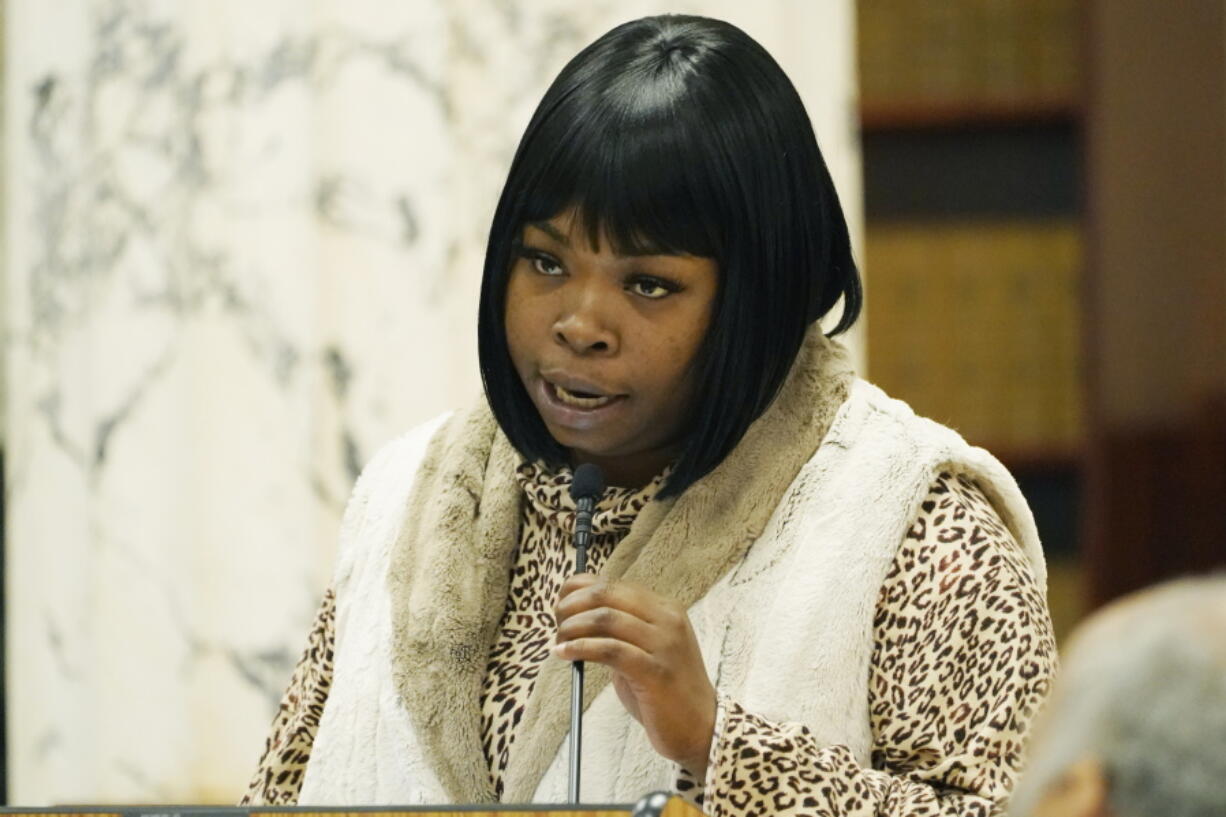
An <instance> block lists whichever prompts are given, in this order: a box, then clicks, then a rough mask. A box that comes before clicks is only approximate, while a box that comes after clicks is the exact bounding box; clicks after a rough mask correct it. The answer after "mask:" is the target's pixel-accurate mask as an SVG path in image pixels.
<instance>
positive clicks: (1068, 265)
mask: <svg viewBox="0 0 1226 817" xmlns="http://www.w3.org/2000/svg"><path fill="white" fill-rule="evenodd" d="M858 25H859V29H858V32H859V34H858V36H859V50H858V54H859V62H860V80H861V85H860V88H861V104H860V125H861V137H862V147H863V152H864V174H865V178H864V189H865V210H866V224H867V229H866V239H865V251H864V256H863V259H862V261H863V264H864V267H865V272H866V317H867V329H868V340H867V346H868V355H869V371H868V375H869V378H870V379H871V380H873V381H875V382H877V383H878V384H879V385H881V386H882V387H883V388H884V389H885V390H886V391H887V392H889V393H891V394H893V395H895V396H897V397H900V398H902V399H904V400H906V401H907V402H909V403H911V404H912V406H914V407H915V408H916V410H917V411H918V412H920V413H921V414H924V415H927V416H929V417H932V418H933V419H936V420H938V421H941V422H943V423H946V424H947V425H950V426H951V427H953V428H955V429H957V430H959V431H960V432H961V433H962V434H963V435H964V436H965V437H966V438H967V439H968V440H970V441H971V442H972V443H975V444H978V445H982V446H984V447H986V448H988V449H989V450H991V451H992V452H993V453H995V454H996V455H997V456H998V457H999V458H1000V459H1001V460H1002V461H1004V462H1005V464H1006V465H1007V466H1009V468H1010V469H1011V470H1012V471H1013V472H1014V473H1015V475H1016V476H1017V477H1018V480H1019V483H1020V484H1021V485H1022V488H1023V491H1024V492H1026V493H1027V497H1028V499H1030V501H1031V504H1032V507H1033V508H1034V510H1035V514H1036V518H1037V521H1038V522H1039V526H1040V533H1041V534H1042V535H1043V537H1044V540H1045V544H1046V546H1047V547H1048V549H1049V552H1055V553H1057V554H1059V553H1065V554H1068V555H1070V556H1071V555H1073V554H1075V552H1076V539H1077V532H1078V524H1079V521H1078V519H1077V508H1078V507H1079V501H1078V493H1079V487H1080V471H1081V460H1082V450H1083V447H1084V438H1085V430H1084V426H1085V423H1084V419H1083V415H1084V410H1083V406H1082V403H1083V399H1082V386H1081V380H1082V366H1083V363H1082V355H1081V342H1080V332H1081V328H1080V327H1081V316H1080V307H1079V303H1080V289H1081V286H1082V269H1083V266H1084V260H1083V259H1084V256H1085V248H1084V246H1083V244H1084V238H1083V227H1082V218H1081V210H1082V205H1081V200H1082V198H1083V194H1082V192H1081V187H1082V176H1083V172H1082V159H1081V153H1082V151H1081V143H1082V129H1083V124H1082V123H1083V113H1082V111H1083V106H1082V101H1081V82H1082V81H1081V74H1082V71H1081V55H1080V53H1079V51H1080V49H1079V45H1080V40H1081V24H1080V7H1079V2H1078V0H943V2H941V3H932V4H924V3H914V2H909V0H860V2H859V4H858Z"/></svg>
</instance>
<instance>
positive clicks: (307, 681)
mask: <svg viewBox="0 0 1226 817" xmlns="http://www.w3.org/2000/svg"><path fill="white" fill-rule="evenodd" d="M335 619H336V596H335V594H334V593H333V591H332V589H331V588H329V589H328V591H327V592H326V593H324V598H323V602H322V603H321V604H320V605H319V612H317V613H316V614H315V623H314V624H313V625H312V626H311V632H310V635H309V636H308V637H307V647H306V650H305V651H304V652H303V654H302V658H301V659H300V660H299V661H298V666H297V667H295V668H294V674H293V675H292V676H291V677H290V682H289V688H288V689H286V690H285V695H284V696H283V697H282V698H281V706H280V707H279V708H278V710H277V716H276V718H275V719H274V720H273V722H272V730H271V731H270V733H269V735H268V738H267V740H265V742H264V754H263V756H262V757H261V758H260V763H259V765H258V766H257V767H256V771H255V775H254V776H253V777H252V778H251V783H250V784H248V786H247V793H246V794H245V795H243V799H242V801H241V802H240V803H239V805H242V806H260V805H266V806H287V805H294V804H296V803H297V802H298V792H299V791H300V790H301V789H302V776H303V774H304V773H305V772H306V766H307V761H308V760H310V757H311V746H312V745H313V744H314V743H315V733H316V731H317V730H318V729H319V718H320V716H321V715H322V714H323V711H324V703H325V702H326V701H327V700H328V690H329V688H330V687H331V686H332V650H333V644H334V643H335V640H336V630H335Z"/></svg>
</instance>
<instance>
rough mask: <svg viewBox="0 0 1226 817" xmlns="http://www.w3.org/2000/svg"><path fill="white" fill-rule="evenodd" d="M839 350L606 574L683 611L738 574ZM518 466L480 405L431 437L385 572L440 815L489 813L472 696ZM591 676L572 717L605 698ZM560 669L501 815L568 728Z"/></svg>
mask: <svg viewBox="0 0 1226 817" xmlns="http://www.w3.org/2000/svg"><path fill="white" fill-rule="evenodd" d="M851 381H852V369H851V365H850V362H849V360H848V356H847V354H846V350H845V349H844V348H843V347H842V346H841V345H839V344H838V343H836V342H832V341H830V340H828V339H826V338H825V337H824V336H822V334H821V332H820V330H819V329H818V328H817V327H816V326H815V327H813V328H812V329H811V330H810V331H809V333H808V336H807V337H806V339H805V343H804V344H803V346H802V347H801V350H800V353H799V354H798V356H797V359H796V363H795V364H794V365H793V367H792V371H791V373H790V374H789V375H788V378H787V380H786V381H785V383H784V386H783V388H782V389H781V390H780V393H779V395H778V397H777V398H776V399H775V401H774V403H772V404H771V405H770V407H768V408H767V410H766V411H765V412H764V413H763V415H762V416H761V417H760V418H759V419H758V420H757V421H756V422H755V423H754V424H753V425H751V426H750V428H749V430H748V431H747V432H746V434H745V437H744V438H743V439H742V441H741V443H740V444H739V445H738V446H737V447H736V448H735V449H734V450H733V451H732V453H730V454H729V455H728V456H727V457H726V458H725V459H724V461H723V462H722V463H721V464H720V465H719V466H718V467H717V468H716V469H715V470H713V471H712V472H711V473H710V474H708V475H707V476H706V477H704V478H703V479H701V480H699V481H698V482H696V483H695V484H694V485H692V486H691V487H690V488H689V489H688V490H687V491H685V493H683V494H682V495H681V496H680V497H677V498H675V499H671V500H663V501H661V500H656V501H653V502H651V503H650V504H648V505H647V506H646V507H645V508H644V509H643V510H642V511H641V512H640V513H639V516H638V518H637V519H636V520H635V522H634V524H633V526H632V527H631V529H630V532H629V533H628V534H627V535H626V538H625V539H623V540H622V542H621V543H620V544H619V545H618V546H617V549H616V550H614V552H613V553H612V555H611V556H610V557H609V560H608V561H607V562H606V564H605V566H604V569H603V571H602V572H603V574H604V575H605V576H608V577H610V578H615V579H624V580H627V581H633V582H636V583H638V584H641V585H644V586H646V587H649V588H651V589H652V590H655V591H656V592H659V593H661V594H663V595H668V596H671V597H672V598H674V599H676V600H677V601H679V602H681V603H682V604H683V605H685V606H686V607H689V606H690V605H692V604H693V603H694V602H696V601H698V600H699V599H701V598H702V597H703V595H704V594H705V593H706V592H707V590H708V589H709V588H710V587H711V586H712V585H713V584H715V582H716V581H717V580H718V579H719V578H720V577H721V576H722V575H724V574H725V573H726V572H727V571H728V570H729V569H730V568H731V567H732V566H733V565H734V564H736V562H737V561H738V560H739V559H741V558H742V557H743V555H744V553H745V552H746V550H747V549H748V547H749V545H750V544H752V543H753V541H754V540H755V539H757V538H758V536H759V535H760V534H761V532H762V529H763V527H764V526H765V524H766V522H767V521H768V520H769V518H770V516H771V514H772V513H773V512H774V510H775V507H776V505H777V504H778V501H779V498H780V497H781V496H782V495H783V493H784V491H785V490H786V489H787V488H788V486H789V485H790V484H791V482H792V480H793V479H794V478H795V476H796V474H797V473H798V472H799V471H800V469H801V467H802V466H803V465H804V464H805V462H807V461H808V460H809V458H810V457H812V455H813V453H814V452H815V451H816V450H817V448H818V446H819V445H820V444H821V441H822V438H823V437H824V436H825V434H826V431H827V430H828V429H829V427H830V423H831V422H832V421H833V419H834V416H835V414H836V412H837V411H838V408H839V406H840V405H841V404H842V403H843V401H844V400H845V399H846V398H847V395H848V391H849V389H850V385H851ZM519 462H520V457H519V455H518V454H517V453H516V452H515V450H514V449H513V448H512V446H511V444H510V443H509V442H508V440H507V439H506V437H505V436H504V435H503V434H502V432H501V430H500V429H499V428H498V426H497V423H496V422H495V421H494V419H493V416H492V415H491V413H490V411H489V407H488V405H487V404H486V403H485V402H484V401H481V403H480V404H479V405H477V406H476V407H475V408H473V409H471V410H470V411H468V412H466V413H462V414H458V415H456V416H455V417H453V418H452V419H450V420H449V421H448V422H447V424H446V425H445V426H444V427H443V428H442V429H441V430H440V431H439V432H438V434H436V435H435V437H434V439H433V440H432V441H431V443H430V446H429V448H428V449H427V452H426V456H425V459H424V460H423V462H422V465H421V468H420V470H419V471H418V475H417V478H416V480H415V482H414V487H413V490H412V493H411V495H410V497H409V500H408V506H407V508H406V514H407V521H406V523H405V525H404V527H403V529H402V530H401V533H400V537H399V540H398V541H397V543H396V546H395V549H394V551H393V553H392V557H391V565H390V568H389V571H388V592H389V596H390V604H391V612H392V620H393V621H394V622H395V626H394V628H393V632H392V650H393V659H392V660H393V671H394V674H395V682H396V686H397V689H398V690H399V692H400V695H401V698H402V702H403V704H404V706H405V708H406V709H407V711H408V714H409V717H410V719H411V721H412V723H413V726H414V728H415V730H416V733H417V735H418V737H419V739H420V741H421V744H422V748H423V751H424V752H425V755H426V757H427V758H429V760H430V762H431V764H432V766H433V768H434V770H435V773H436V774H437V775H438V778H439V781H440V782H441V783H442V785H443V787H444V788H445V789H446V791H447V793H448V795H449V797H450V798H451V799H452V801H453V802H460V803H481V802H492V801H493V800H494V790H493V784H492V782H491V780H490V774H489V769H488V767H487V766H486V762H485V756H484V753H483V750H482V747H481V711H480V698H481V682H482V679H483V677H484V674H485V668H486V664H487V662H488V659H489V651H490V647H491V645H492V644H493V640H494V636H495V632H496V629H497V626H498V623H499V621H500V620H501V617H502V613H503V608H504V606H505V604H506V594H507V588H508V583H509V574H510V570H511V564H512V560H513V558H514V553H515V546H516V543H517V540H518V535H519V503H520V499H521V497H520V492H519V490H518V486H517V485H516V483H515V477H514V474H515V468H516V466H517V465H518V464H519ZM609 680H610V674H609V672H608V670H607V669H605V668H604V667H601V666H598V665H591V666H589V667H588V672H587V678H586V684H585V689H584V705H585V706H587V705H590V704H591V701H592V700H593V699H594V698H595V697H596V695H597V694H598V693H599V692H600V691H601V690H602V689H604V687H605V686H606V685H607V684H608V683H609ZM569 685H570V667H569V665H568V664H567V663H566V662H563V661H558V660H555V659H548V660H546V663H545V665H544V666H542V667H541V671H540V674H539V675H538V676H537V679H536V684H535V687H534V688H533V691H532V695H531V697H530V698H529V699H528V702H527V705H526V709H525V712H524V716H523V719H522V720H521V721H520V723H519V725H518V727H517V730H516V737H515V742H514V743H513V744H512V746H511V755H510V759H509V763H508V767H507V769H506V773H505V775H504V783H505V795H504V799H505V800H506V801H507V802H527V801H529V800H531V799H532V795H533V792H534V791H535V789H536V786H537V784H538V783H539V781H540V779H541V777H542V776H543V775H544V773H545V770H546V769H547V768H548V766H549V764H550V763H551V762H552V760H553V758H554V757H555V756H556V754H557V752H558V750H559V747H560V746H561V744H562V741H563V740H564V739H565V737H566V733H567V731H568V727H569V700H570V694H569V689H570V686H569Z"/></svg>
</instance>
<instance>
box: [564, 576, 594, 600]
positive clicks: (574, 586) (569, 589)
mask: <svg viewBox="0 0 1226 817" xmlns="http://www.w3.org/2000/svg"><path fill="white" fill-rule="evenodd" d="M598 581H600V577H599V576H597V575H596V574H595V573H576V574H575V575H573V576H571V577H570V578H568V579H567V580H566V581H564V582H562V589H561V590H559V591H558V601H561V600H562V599H564V598H566V597H567V596H569V595H570V594H571V593H573V592H575V591H576V590H582V589H583V588H585V587H591V586H592V585H593V584H595V583H596V582H598Z"/></svg>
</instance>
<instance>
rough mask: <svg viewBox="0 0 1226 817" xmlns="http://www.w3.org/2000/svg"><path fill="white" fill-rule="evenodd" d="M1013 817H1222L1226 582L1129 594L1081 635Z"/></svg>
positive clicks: (1225, 793)
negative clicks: (1211, 816) (1215, 816)
mask: <svg viewBox="0 0 1226 817" xmlns="http://www.w3.org/2000/svg"><path fill="white" fill-rule="evenodd" d="M1009 814H1010V817H1209V816H1210V815H1222V814H1226V576H1218V577H1213V578H1200V579H1182V580H1179V581H1175V582H1171V583H1168V584H1164V585H1160V586H1158V587H1157V588H1155V589H1152V590H1148V591H1144V592H1141V593H1138V594H1135V595H1133V596H1129V597H1127V598H1125V599H1123V600H1121V601H1118V602H1116V603H1114V604H1112V605H1111V606H1109V607H1107V608H1106V609H1104V610H1103V611H1102V612H1100V613H1098V614H1096V615H1095V616H1093V617H1092V618H1091V619H1090V620H1089V621H1088V622H1087V623H1086V624H1085V625H1084V626H1083V627H1081V628H1080V629H1079V630H1078V632H1077V634H1076V635H1075V637H1074V639H1073V641H1072V643H1071V645H1070V648H1069V651H1068V654H1067V656H1066V659H1065V662H1064V666H1063V668H1062V670H1061V675H1060V677H1059V678H1058V679H1057V681H1056V686H1055V691H1054V693H1053V696H1052V699H1051V701H1050V702H1049V704H1048V706H1047V709H1046V711H1045V712H1044V713H1043V716H1042V718H1041V719H1040V723H1039V726H1038V727H1037V729H1036V734H1035V740H1034V742H1033V745H1032V746H1031V748H1030V760H1029V762H1028V765H1027V768H1026V769H1025V771H1024V773H1023V774H1022V777H1021V780H1020V781H1019V782H1018V786H1017V788H1016V790H1015V792H1014V795H1013V799H1012V804H1011V806H1010V811H1009Z"/></svg>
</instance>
